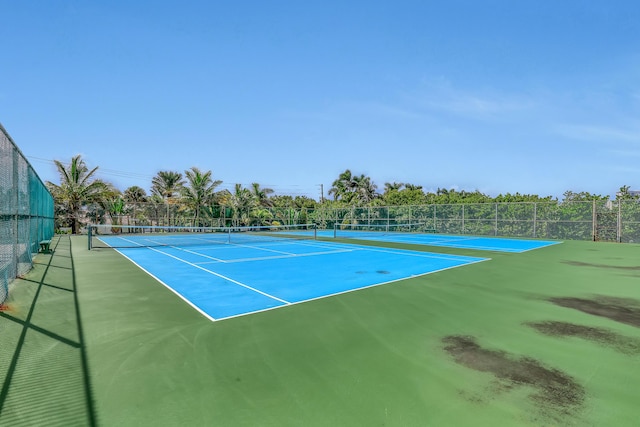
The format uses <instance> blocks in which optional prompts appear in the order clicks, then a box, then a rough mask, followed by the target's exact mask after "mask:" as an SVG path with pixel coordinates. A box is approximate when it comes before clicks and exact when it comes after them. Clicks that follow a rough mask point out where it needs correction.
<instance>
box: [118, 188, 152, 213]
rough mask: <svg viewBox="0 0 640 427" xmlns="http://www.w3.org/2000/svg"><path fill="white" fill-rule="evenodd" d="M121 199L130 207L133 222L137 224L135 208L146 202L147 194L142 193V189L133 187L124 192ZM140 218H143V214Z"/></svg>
mask: <svg viewBox="0 0 640 427" xmlns="http://www.w3.org/2000/svg"><path fill="white" fill-rule="evenodd" d="M123 197H124V201H125V202H127V203H128V204H129V205H130V206H131V209H132V211H133V212H132V213H133V220H134V222H137V221H138V218H137V215H136V207H137V206H138V205H139V204H142V203H145V202H146V201H147V192H146V191H144V189H143V188H142V187H138V186H137V185H134V186H131V187H129V188H127V189H126V190H124V194H123ZM142 216H144V214H143V215H142Z"/></svg>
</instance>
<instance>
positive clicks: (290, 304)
mask: <svg viewBox="0 0 640 427" xmlns="http://www.w3.org/2000/svg"><path fill="white" fill-rule="evenodd" d="M490 260H491V259H490V258H479V259H477V260H476V261H471V262H467V263H464V264H461V265H452V266H450V267H444V268H440V269H438V270H432V271H427V272H425V273H421V274H413V275H411V276H407V277H400V278H398V279H393V280H389V281H386V282H380V283H373V284H371V285H367V286H363V287H360V288H353V289H346V290H344V291H340V292H335V293H332V294H326V295H321V296H319V297H314V298H309V299H305V300H300V301H296V302H292V303H289V304H288V305H289V306H293V305H297V304H304V303H306V302H310V301H316V300H319V299H323V298H330V297H334V296H337V295H342V294H348V293H350V292H357V291H361V290H364V289H368V288H373V287H375V286H382V285H388V284H389V283H394V282H400V281H402V280H407V279H413V278H416V277H421V276H426V275H428V274H433V273H439V272H441V271H445V270H451V269H453V268H458V267H464V266H466V265H470V264H477V263H479V262H484V261H490ZM282 307H284V306H279V307H269V308H263V309H261V310H255V311H248V312H245V313H239V314H234V315H232V316H227V317H221V318H219V319H217V320H215V321H216V322H219V321H221V320H227V319H233V318H234V317H241V316H248V315H251V314H255V313H262V312H265V311H270V310H276V309H278V308H282Z"/></svg>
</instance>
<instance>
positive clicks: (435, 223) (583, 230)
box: [87, 200, 640, 243]
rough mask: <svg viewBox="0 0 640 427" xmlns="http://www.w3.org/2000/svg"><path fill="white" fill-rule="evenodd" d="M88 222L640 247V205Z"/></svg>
mask: <svg viewBox="0 0 640 427" xmlns="http://www.w3.org/2000/svg"><path fill="white" fill-rule="evenodd" d="M87 216H90V217H91V218H88V219H90V220H91V221H92V222H94V223H105V222H107V223H113V224H122V225H171V226H210V227H224V226H227V227H228V226H250V225H293V224H306V223H315V224H316V225H317V226H318V228H319V229H333V228H334V226H335V225H336V224H343V223H348V224H367V225H383V224H415V223H420V224H421V225H422V227H421V229H422V230H423V231H425V232H437V233H443V234H461V235H481V236H502V237H523V238H541V239H558V240H598V241H613V242H625V243H634V242H636V243H637V242H640V200H617V201H586V202H535V203H534V202H528V203H476V204H471V203H469V204H451V205H446V204H434V205H420V206H375V207H344V208H328V207H324V206H319V207H316V208H308V209H304V208H303V209H300V208H266V207H263V208H232V207H225V206H220V205H214V206H203V207H201V209H200V210H199V214H198V218H197V220H196V218H195V216H194V213H193V211H192V210H190V209H188V208H186V207H184V206H181V205H180V204H179V203H173V204H165V203H129V204H126V205H125V209H124V211H123V213H122V214H121V215H117V216H116V215H109V213H108V212H106V211H105V210H104V209H102V208H100V207H99V206H97V205H96V206H93V207H90V208H89V209H88V210H87Z"/></svg>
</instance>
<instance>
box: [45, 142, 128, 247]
mask: <svg viewBox="0 0 640 427" xmlns="http://www.w3.org/2000/svg"><path fill="white" fill-rule="evenodd" d="M54 163H55V165H56V168H57V169H58V173H59V174H60V185H57V184H54V183H52V182H50V181H47V183H46V185H47V187H48V188H49V191H51V194H52V195H53V197H54V200H55V202H56V205H58V206H59V207H60V209H59V211H63V212H64V213H65V216H66V221H65V222H66V223H67V224H70V225H71V232H72V233H73V234H76V233H77V232H78V231H79V229H80V225H81V223H82V218H81V216H82V211H83V208H84V207H85V206H86V205H88V204H91V203H100V202H103V201H104V200H106V199H107V198H110V196H112V195H113V194H114V193H116V190H115V189H114V188H113V186H112V185H111V184H108V183H106V182H104V181H102V180H100V179H97V178H95V173H96V171H97V170H98V167H97V166H96V167H95V168H93V169H91V170H89V168H87V165H86V164H85V162H84V160H82V156H81V155H80V154H78V155H77V156H75V157H72V158H71V163H69V164H68V165H65V164H64V163H62V162H61V161H59V160H54Z"/></svg>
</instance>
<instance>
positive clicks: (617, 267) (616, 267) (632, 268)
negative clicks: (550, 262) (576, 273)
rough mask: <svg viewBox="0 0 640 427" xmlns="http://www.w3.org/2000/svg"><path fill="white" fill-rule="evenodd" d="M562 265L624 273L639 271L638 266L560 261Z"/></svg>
mask: <svg viewBox="0 0 640 427" xmlns="http://www.w3.org/2000/svg"><path fill="white" fill-rule="evenodd" d="M562 262H563V263H564V264H568V265H573V266H576V267H594V268H608V269H614V270H625V271H640V265H611V264H595V263H590V262H582V261H569V260H564V261H562Z"/></svg>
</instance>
